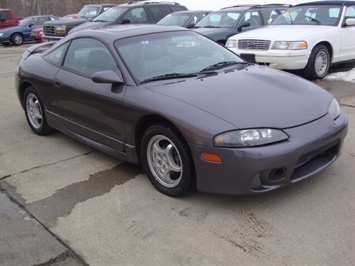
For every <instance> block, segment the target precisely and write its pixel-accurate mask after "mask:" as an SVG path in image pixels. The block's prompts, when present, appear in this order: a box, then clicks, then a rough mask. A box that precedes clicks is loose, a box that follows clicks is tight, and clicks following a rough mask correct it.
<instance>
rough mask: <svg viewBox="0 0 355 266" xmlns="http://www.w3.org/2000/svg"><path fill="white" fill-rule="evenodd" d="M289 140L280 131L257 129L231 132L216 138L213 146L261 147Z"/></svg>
mask: <svg viewBox="0 0 355 266" xmlns="http://www.w3.org/2000/svg"><path fill="white" fill-rule="evenodd" d="M286 139H288V136H287V135H286V133H284V132H283V131H282V130H279V129H272V128H255V129H242V130H235V131H229V132H225V133H222V134H219V135H217V136H215V137H214V139H213V144H214V145H215V146H218V147H250V146H261V145H266V144H270V143H275V142H279V141H283V140H286Z"/></svg>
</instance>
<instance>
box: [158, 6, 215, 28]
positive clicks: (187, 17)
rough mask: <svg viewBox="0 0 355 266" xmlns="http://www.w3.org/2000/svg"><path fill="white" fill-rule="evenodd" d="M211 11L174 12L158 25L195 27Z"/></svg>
mask: <svg viewBox="0 0 355 266" xmlns="http://www.w3.org/2000/svg"><path fill="white" fill-rule="evenodd" d="M209 13H211V11H206V10H194V11H192V10H187V11H179V12H174V13H171V14H169V15H166V16H165V17H164V18H163V19H161V20H159V21H158V23H157V24H158V25H166V26H180V27H185V28H192V27H195V26H196V24H197V23H198V22H200V20H201V19H203V18H204V17H206V16H207V15H208V14H209Z"/></svg>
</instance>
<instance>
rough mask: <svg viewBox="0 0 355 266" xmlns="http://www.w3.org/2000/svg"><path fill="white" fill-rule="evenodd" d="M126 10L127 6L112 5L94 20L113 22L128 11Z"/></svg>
mask: <svg viewBox="0 0 355 266" xmlns="http://www.w3.org/2000/svg"><path fill="white" fill-rule="evenodd" d="M126 10H127V8H125V7H112V8H110V9H109V10H107V11H105V12H104V13H102V14H101V15H99V16H97V17H96V18H95V19H94V20H93V21H98V22H113V21H116V20H117V19H118V18H119V17H120V16H121V15H122V14H123V13H124V12H126Z"/></svg>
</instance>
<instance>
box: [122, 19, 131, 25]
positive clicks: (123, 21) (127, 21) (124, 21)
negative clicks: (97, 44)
mask: <svg viewBox="0 0 355 266" xmlns="http://www.w3.org/2000/svg"><path fill="white" fill-rule="evenodd" d="M130 23H131V21H130V20H129V19H126V18H125V19H123V20H122V22H121V24H130Z"/></svg>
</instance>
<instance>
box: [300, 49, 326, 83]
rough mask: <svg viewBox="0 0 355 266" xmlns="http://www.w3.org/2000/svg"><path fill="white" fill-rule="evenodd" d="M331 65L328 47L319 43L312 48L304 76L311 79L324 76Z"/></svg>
mask: <svg viewBox="0 0 355 266" xmlns="http://www.w3.org/2000/svg"><path fill="white" fill-rule="evenodd" d="M329 67H330V55H329V51H328V48H327V47H325V46H324V45H322V44H318V45H317V46H315V47H314V48H313V50H312V53H311V55H310V57H309V59H308V63H307V65H306V67H305V69H304V70H303V71H304V77H305V78H307V79H310V80H315V79H322V78H324V77H325V76H326V75H327V73H328V70H329Z"/></svg>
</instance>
